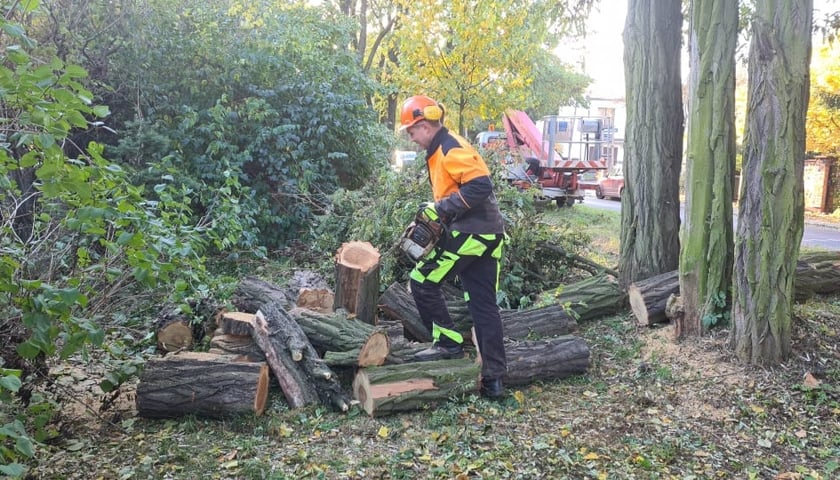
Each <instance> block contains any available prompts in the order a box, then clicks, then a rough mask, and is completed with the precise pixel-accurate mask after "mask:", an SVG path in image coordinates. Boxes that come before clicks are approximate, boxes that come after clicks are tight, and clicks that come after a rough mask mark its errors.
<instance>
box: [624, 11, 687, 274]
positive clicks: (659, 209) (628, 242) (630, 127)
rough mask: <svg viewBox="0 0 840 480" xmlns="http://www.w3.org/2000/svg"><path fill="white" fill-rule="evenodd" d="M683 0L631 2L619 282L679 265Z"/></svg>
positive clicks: (626, 30)
mask: <svg viewBox="0 0 840 480" xmlns="http://www.w3.org/2000/svg"><path fill="white" fill-rule="evenodd" d="M681 6H682V2H681V0H629V3H628V7H627V21H626V24H625V27H624V71H625V79H626V89H627V95H626V97H627V126H626V135H625V140H624V145H625V154H624V158H625V160H624V181H625V184H624V195H622V198H621V244H620V245H621V246H620V254H619V268H618V271H619V284H620V285H621V286H622V287H625V288H626V287H627V286H628V285H630V284H631V283H633V282H634V281H636V280H639V279H642V278H648V277H650V276H653V275H656V274H659V273H663V272H668V271H671V270H674V269H676V268H677V265H678V260H679V249H680V247H679V238H678V235H679V226H680V199H679V178H680V166H681V162H682V145H683V111H682V80H681V78H680V45H681V34H682V16H681V12H680V9H681Z"/></svg>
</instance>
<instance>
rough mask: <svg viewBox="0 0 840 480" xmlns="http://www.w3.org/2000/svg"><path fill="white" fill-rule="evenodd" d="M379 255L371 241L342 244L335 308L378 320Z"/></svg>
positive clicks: (337, 266) (337, 260) (336, 275)
mask: <svg viewBox="0 0 840 480" xmlns="http://www.w3.org/2000/svg"><path fill="white" fill-rule="evenodd" d="M379 259H380V255H379V251H378V250H376V248H374V247H373V245H371V244H370V243H368V242H349V243H345V244H343V245H342V246H341V248H340V249H339V250H338V253H337V254H336V262H335V310H337V309H339V308H343V309H345V310H347V311H348V312H350V313H351V314H355V315H356V318H358V319H359V320H361V321H363V322H365V323H369V324H371V325H375V324H376V299H377V298H379Z"/></svg>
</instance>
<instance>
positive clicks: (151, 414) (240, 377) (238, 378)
mask: <svg viewBox="0 0 840 480" xmlns="http://www.w3.org/2000/svg"><path fill="white" fill-rule="evenodd" d="M268 380H269V377H268V366H267V365H266V364H265V363H264V362H245V361H237V357H235V356H232V355H213V354H210V353H198V352H184V353H180V354H175V355H168V356H166V357H163V358H153V359H151V360H149V361H148V362H146V367H145V369H144V370H143V373H142V374H141V375H140V383H139V384H138V385H137V397H136V405H137V412H138V414H139V415H140V416H141V417H146V418H176V417H179V416H182V415H189V414H195V415H200V416H206V417H213V418H218V417H223V416H226V415H232V414H238V413H254V414H256V415H261V414H262V413H263V411H265V404H266V400H267V398H268Z"/></svg>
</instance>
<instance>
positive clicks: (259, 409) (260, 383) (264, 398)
mask: <svg viewBox="0 0 840 480" xmlns="http://www.w3.org/2000/svg"><path fill="white" fill-rule="evenodd" d="M268 371H269V370H268V364H263V365H262V367H261V368H260V375H259V378H258V380H257V394H256V396H255V397H254V412H255V413H256V414H257V416H260V415H262V414H263V412H265V405H266V403H268V380H269V376H268Z"/></svg>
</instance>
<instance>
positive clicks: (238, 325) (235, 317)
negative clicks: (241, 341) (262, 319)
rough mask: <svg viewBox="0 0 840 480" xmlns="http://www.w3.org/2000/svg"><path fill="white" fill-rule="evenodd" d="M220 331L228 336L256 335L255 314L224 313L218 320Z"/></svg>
mask: <svg viewBox="0 0 840 480" xmlns="http://www.w3.org/2000/svg"><path fill="white" fill-rule="evenodd" d="M217 322H218V324H219V330H221V331H222V332H223V333H225V334H227V335H238V336H248V337H250V336H251V335H252V334H253V333H254V314H253V313H245V312H224V313H222V314H221V315H220V316H219V319H218V320H217Z"/></svg>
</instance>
